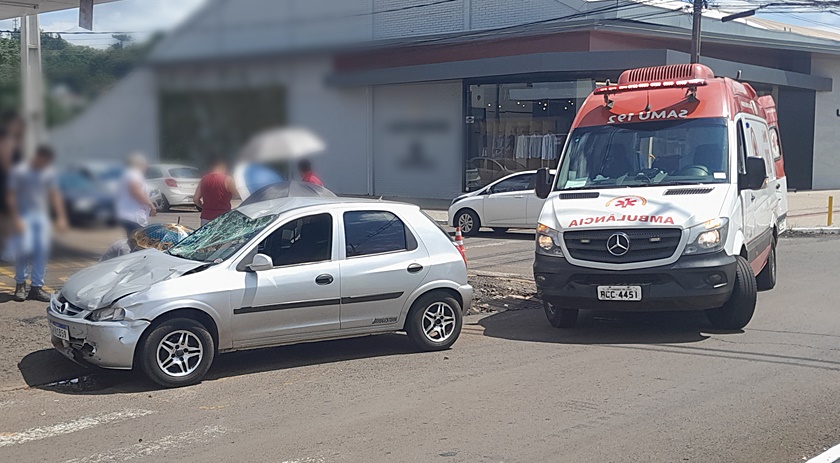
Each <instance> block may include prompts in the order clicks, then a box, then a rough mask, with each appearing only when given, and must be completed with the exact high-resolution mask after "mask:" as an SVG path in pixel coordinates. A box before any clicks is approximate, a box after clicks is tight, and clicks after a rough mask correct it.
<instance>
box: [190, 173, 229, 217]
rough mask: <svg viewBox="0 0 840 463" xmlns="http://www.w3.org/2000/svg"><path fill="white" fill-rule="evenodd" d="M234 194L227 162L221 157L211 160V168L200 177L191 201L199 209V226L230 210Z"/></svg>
mask: <svg viewBox="0 0 840 463" xmlns="http://www.w3.org/2000/svg"><path fill="white" fill-rule="evenodd" d="M235 194H236V186H235V185H234V184H233V178H232V177H231V176H230V175H228V168H227V163H226V162H225V160H224V159H222V158H220V157H219V158H216V159H214V161H213V168H212V169H211V170H210V172H208V173H207V174H205V175H204V177H201V181H200V182H199V184H198V188H197V189H196V190H195V197H194V198H193V202H194V203H195V205H196V207H198V208H199V210H201V226H202V227H203V226H204V225H206V224H207V223H208V222H210V221H212V220H215V219H216V218H217V217H219V216H220V215H222V214H224V213H226V212H228V211H230V209H231V205H230V201H231V199H233V196H234V195H235Z"/></svg>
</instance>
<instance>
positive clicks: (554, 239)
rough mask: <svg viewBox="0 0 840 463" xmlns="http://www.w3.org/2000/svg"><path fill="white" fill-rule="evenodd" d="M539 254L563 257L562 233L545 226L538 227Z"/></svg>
mask: <svg viewBox="0 0 840 463" xmlns="http://www.w3.org/2000/svg"><path fill="white" fill-rule="evenodd" d="M537 254H542V255H544V256H552V257H563V248H562V247H560V232H559V231H557V230H555V229H553V228H551V227H549V226H547V225H543V224H539V225H538V226H537Z"/></svg>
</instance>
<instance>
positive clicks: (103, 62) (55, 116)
mask: <svg viewBox="0 0 840 463" xmlns="http://www.w3.org/2000/svg"><path fill="white" fill-rule="evenodd" d="M114 39H116V40H117V41H118V43H116V44H114V46H111V47H109V48H106V49H98V48H91V47H86V46H79V45H73V44H71V43H69V42H67V41H66V40H64V39H63V38H62V37H61V36H60V35H59V34H47V33H43V32H42V33H41V61H42V68H43V72H44V80H45V83H46V89H47V94H48V96H47V101H46V106H45V108H46V111H47V123H48V124H49V125H57V124H61V123H63V122H65V121H66V120H67V119H69V118H71V117H72V116H73V115H74V111H69V110H67V109H66V108H63V107H62V106H61V105H60V104H57V102H56V101H54V100H53V99H52V97H50V96H49V89H52V88H55V87H56V86H58V85H63V86H66V87H67V88H68V89H69V90H70V91H72V92H73V93H75V94H77V95H79V96H81V97H82V98H84V99H86V100H88V101H91V100H93V99H95V98H96V97H97V96H98V95H99V94H101V93H102V92H103V91H105V90H107V89H108V88H110V87H111V86H112V85H114V84H115V83H116V82H117V81H118V80H120V79H122V78H123V77H125V76H126V75H127V74H128V73H129V72H131V70H132V69H133V68H134V67H135V66H137V64H139V63H140V62H141V61H142V60H143V58H145V56H146V55H147V54H148V52H149V51H150V50H151V48H152V47H153V46H154V44H155V43H156V42H157V40H158V39H159V37H155V38H153V39H152V40H149V41H148V42H147V43H143V44H136V43H134V42H133V39H132V38H131V36H128V35H125V34H117V35H115V36H114ZM19 103H20V35H19V34H16V33H13V34H10V35H7V36H0V108H1V109H7V108H17V107H18V106H19Z"/></svg>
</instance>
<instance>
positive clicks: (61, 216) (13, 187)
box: [6, 146, 67, 302]
mask: <svg viewBox="0 0 840 463" xmlns="http://www.w3.org/2000/svg"><path fill="white" fill-rule="evenodd" d="M54 158H55V155H54V153H53V150H52V149H51V148H49V147H47V146H40V147H38V149H37V150H36V151H35V156H34V157H33V158H32V160H31V161H29V162H23V163H21V164H20V165H18V166H16V167H15V168H14V169H12V173H11V175H10V176H9V182H8V185H7V195H6V197H7V201H8V203H7V205H8V208H9V211H10V214H9V215H10V216H11V218H12V224H13V226H14V231H15V235H14V237H13V238H12V240H13V244H14V252H15V283H16V286H15V299H17V300H18V301H23V300H24V299H30V300H34V301H40V302H49V301H50V295H49V294H47V293H46V292H44V289H43V288H44V277H45V274H46V270H47V259H48V258H49V249H50V241H51V229H52V227H51V224H50V210H51V209H50V206H52V210H53V211H55V214H56V229H58V230H59V231H63V230H64V229H66V228H67V216H66V215H65V213H64V201H63V200H62V198H61V193H60V192H59V189H58V181H57V180H56V174H55V171H54V170H53V168H52V163H53V160H54ZM30 265H31V267H32V272H31V275H29V276H31V283H32V287H31V289H30V291H29V295H28V296H27V294H26V279H27V271H28V268H29V266H30Z"/></svg>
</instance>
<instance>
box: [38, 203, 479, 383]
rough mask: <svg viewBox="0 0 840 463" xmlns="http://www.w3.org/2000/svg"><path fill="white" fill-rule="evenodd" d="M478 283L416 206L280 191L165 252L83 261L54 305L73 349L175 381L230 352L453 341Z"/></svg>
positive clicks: (67, 350) (55, 330)
mask: <svg viewBox="0 0 840 463" xmlns="http://www.w3.org/2000/svg"><path fill="white" fill-rule="evenodd" d="M472 293H473V290H472V287H471V286H470V285H469V284H467V269H466V264H465V262H464V260H463V257H462V255H461V254H460V252H459V251H458V249H457V248H456V247H455V246H454V245H453V242H452V240H451V238H450V237H449V236H448V235H447V234H446V233H445V232H444V231H442V230H441V229H440V228H439V227H438V225H437V224H436V223H435V222H434V221H432V220H431V219H429V218H428V217H427V216H426V215H425V214H423V212H421V211H420V209H419V208H417V207H416V206H412V205H407V204H400V203H390V202H383V201H365V200H350V199H339V198H284V199H279V200H271V201H265V202H261V203H255V204H251V205H247V206H243V207H240V208H239V209H235V210H233V211H231V212H229V213H227V214H225V215H223V216H221V217H219V218H218V219H216V220H215V221H213V222H211V223H210V224H208V225H206V226H204V227H202V228H201V229H199V230H197V231H196V232H195V233H193V234H192V235H189V236H188V237H187V238H185V239H184V240H183V241H181V242H180V243H178V244H176V245H175V246H174V247H172V248H171V249H170V250H169V251H168V252H166V253H162V252H160V251H157V250H147V251H142V252H138V253H135V254H129V255H127V256H123V257H119V258H116V259H113V260H109V261H107V262H103V263H101V264H98V265H95V266H93V267H91V268H88V269H86V270H83V271H81V272H79V273H77V274H76V275H74V276H73V277H72V278H70V279H69V280H68V281H67V283H66V285H65V286H64V288H63V289H62V290H61V291H60V292H59V293H56V294H55V295H54V296H53V299H52V301H51V303H50V307H49V308H48V309H47V316H48V318H49V323H50V330H51V334H52V343H53V345H54V346H55V347H56V348H57V349H58V350H60V351H61V352H62V353H64V354H65V355H66V356H68V357H70V358H72V359H74V360H76V361H79V362H84V363H91V364H94V365H98V366H101V367H104V368H113V369H131V368H134V367H139V368H140V369H141V370H142V371H143V372H144V373H145V374H146V375H147V376H148V377H149V378H150V379H152V380H153V381H155V382H157V383H158V384H160V385H162V386H166V387H174V386H182V385H187V384H193V383H196V382H198V381H200V380H201V379H202V377H204V375H205V374H206V373H207V371H208V370H209V368H210V365H211V364H212V363H213V359H214V357H215V355H216V354H217V353H220V352H225V351H231V350H240V349H249V348H256V347H266V346H276V345H282V344H293V343H299V342H307V341H314V340H322V339H337V338H348V337H354V336H361V335H369V334H374V333H387V332H395V331H405V332H406V333H407V334H408V336H409V338H411V340H412V341H413V342H414V343H415V344H416V345H417V346H418V347H419V348H420V349H422V350H439V349H447V348H449V347H450V346H451V345H452V344H453V343H454V342H455V340H456V339H457V338H458V335H459V334H460V331H461V324H462V318H461V317H462V312H463V311H466V310H467V309H468V308H469V306H470V303H471V301H472Z"/></svg>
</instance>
